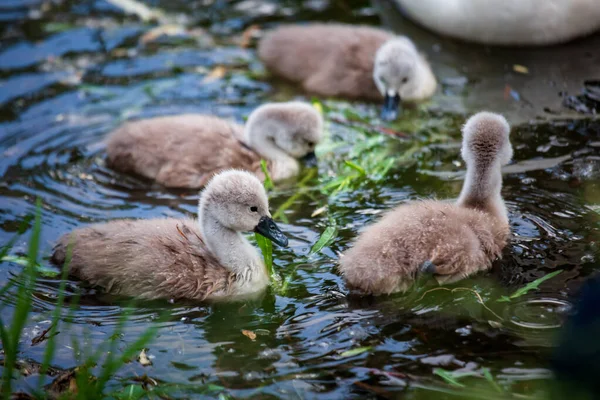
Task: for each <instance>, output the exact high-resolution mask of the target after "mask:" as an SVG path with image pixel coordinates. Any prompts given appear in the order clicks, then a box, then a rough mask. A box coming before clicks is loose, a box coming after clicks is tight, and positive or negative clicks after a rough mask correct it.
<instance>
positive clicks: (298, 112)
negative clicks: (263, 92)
mask: <svg viewBox="0 0 600 400" xmlns="http://www.w3.org/2000/svg"><path fill="white" fill-rule="evenodd" d="M245 138H246V142H247V143H248V144H249V145H250V147H252V148H253V149H254V150H256V152H258V153H259V154H260V155H261V156H263V157H265V158H267V159H273V158H276V157H277V156H278V154H281V153H284V154H286V155H287V156H289V157H292V158H295V159H300V158H305V159H306V161H309V162H313V163H314V162H315V161H316V157H315V147H316V146H317V144H318V143H319V142H320V141H321V139H322V138H323V118H322V117H321V114H320V113H319V112H318V111H317V110H316V109H315V108H314V107H313V106H312V105H310V104H307V103H303V102H299V101H291V102H285V103H270V104H265V105H262V106H260V107H258V108H257V109H256V110H254V111H253V112H252V114H250V117H249V118H248V121H247V122H246V129H245Z"/></svg>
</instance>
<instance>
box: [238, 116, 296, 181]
mask: <svg viewBox="0 0 600 400" xmlns="http://www.w3.org/2000/svg"><path fill="white" fill-rule="evenodd" d="M257 125H258V126H259V127H260V128H258V127H257V128H256V129H255V128H254V124H252V125H250V126H247V127H246V129H245V132H244V137H245V141H246V143H247V144H248V145H249V146H250V147H251V148H252V149H253V150H254V151H255V152H257V153H258V154H259V155H260V156H261V157H262V158H264V159H265V160H267V161H269V164H270V165H269V173H270V175H271V178H272V179H273V180H275V181H277V180H282V179H286V178H289V177H292V176H294V175H297V174H298V172H299V170H300V165H299V164H298V160H296V159H295V158H294V157H292V156H290V155H289V154H287V153H286V152H285V151H283V149H281V148H280V147H279V146H277V144H276V142H275V135H277V134H278V132H280V131H281V130H283V129H285V127H283V126H279V124H278V123H275V122H271V123H265V124H263V125H262V126H261V125H260V124H257Z"/></svg>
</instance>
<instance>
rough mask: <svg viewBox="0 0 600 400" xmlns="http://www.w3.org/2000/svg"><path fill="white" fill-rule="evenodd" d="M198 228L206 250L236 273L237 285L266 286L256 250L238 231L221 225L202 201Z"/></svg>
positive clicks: (261, 264) (263, 270)
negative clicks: (202, 205)
mask: <svg viewBox="0 0 600 400" xmlns="http://www.w3.org/2000/svg"><path fill="white" fill-rule="evenodd" d="M198 217H199V218H198V223H199V225H200V232H201V233H202V238H203V239H204V242H205V243H206V245H207V246H208V248H209V250H210V251H211V252H212V253H213V255H215V257H216V258H217V259H218V260H219V262H220V263H221V265H223V266H224V267H225V268H227V269H228V270H230V271H231V272H232V273H233V274H235V276H236V281H237V282H238V284H239V285H243V284H248V283H252V285H254V288H255V289H260V287H259V286H266V285H267V283H268V277H267V274H266V268H265V266H264V264H263V261H262V259H261V257H260V255H259V253H258V251H257V250H256V249H255V248H254V246H252V245H251V244H250V242H248V240H246V238H245V237H244V236H243V235H242V234H241V233H240V232H236V231H234V230H232V229H229V228H227V227H225V226H223V225H222V224H221V223H220V222H219V221H218V220H217V218H215V216H214V215H212V213H211V212H210V208H209V207H207V206H206V205H205V206H204V208H203V209H201V210H200V215H199V216H198Z"/></svg>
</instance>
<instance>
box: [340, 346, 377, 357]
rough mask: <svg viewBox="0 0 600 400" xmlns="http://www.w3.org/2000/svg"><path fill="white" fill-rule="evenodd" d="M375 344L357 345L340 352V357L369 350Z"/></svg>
mask: <svg viewBox="0 0 600 400" xmlns="http://www.w3.org/2000/svg"><path fill="white" fill-rule="evenodd" d="M372 348H373V346H365V347H357V348H355V349H350V350H346V351H344V352H343V353H341V354H340V357H352V356H356V355H359V354H362V353H364V352H366V351H369V350H371V349H372Z"/></svg>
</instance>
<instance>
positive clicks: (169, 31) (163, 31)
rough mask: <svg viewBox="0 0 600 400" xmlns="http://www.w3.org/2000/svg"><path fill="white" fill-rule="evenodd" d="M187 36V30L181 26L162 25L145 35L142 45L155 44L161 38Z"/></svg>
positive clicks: (141, 39) (142, 38) (141, 41)
mask: <svg viewBox="0 0 600 400" xmlns="http://www.w3.org/2000/svg"><path fill="white" fill-rule="evenodd" d="M185 34H186V30H185V28H184V27H183V26H181V25H160V26H157V27H156V28H152V29H150V30H149V31H148V32H146V33H144V34H143V35H142V37H141V38H140V43H141V44H144V45H145V44H148V43H151V42H154V41H155V40H156V39H158V38H159V37H161V36H177V35H185Z"/></svg>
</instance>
